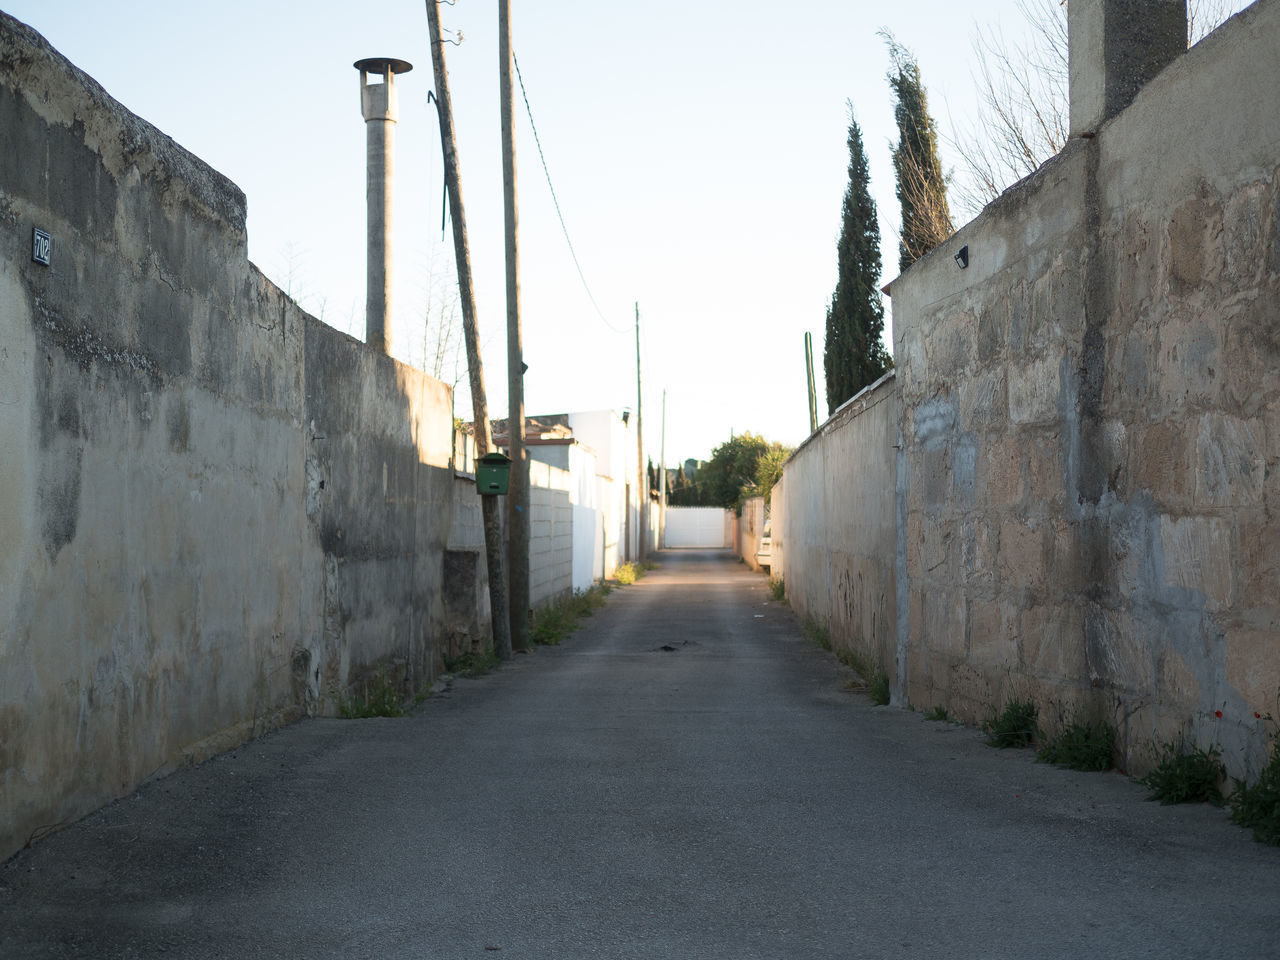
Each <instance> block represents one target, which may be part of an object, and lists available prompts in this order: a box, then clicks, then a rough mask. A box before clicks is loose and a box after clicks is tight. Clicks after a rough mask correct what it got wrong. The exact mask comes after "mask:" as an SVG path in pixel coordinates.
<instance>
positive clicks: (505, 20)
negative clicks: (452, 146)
mask: <svg viewBox="0 0 1280 960" xmlns="http://www.w3.org/2000/svg"><path fill="white" fill-rule="evenodd" d="M498 61H499V70H498V74H499V84H498V86H499V100H500V101H501V113H502V211H503V222H504V225H505V227H506V260H507V437H508V443H509V452H510V454H511V482H510V487H509V489H508V492H507V563H508V564H509V565H510V568H511V581H510V586H511V646H512V649H514V650H527V649H529V454H528V451H526V450H525V445H524V346H523V344H522V343H521V331H520V247H519V243H518V237H519V217H518V215H517V211H516V135H515V125H514V121H513V119H512V117H513V109H512V105H513V95H512V90H511V3H510V0H498Z"/></svg>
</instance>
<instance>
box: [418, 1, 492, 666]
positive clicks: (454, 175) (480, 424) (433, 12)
mask: <svg viewBox="0 0 1280 960" xmlns="http://www.w3.org/2000/svg"><path fill="white" fill-rule="evenodd" d="M426 3H427V28H428V30H429V32H430V39H431V67H432V69H433V71H434V73H435V84H436V114H437V116H438V117H439V119H440V146H441V149H442V150H443V152H444V179H445V187H446V189H447V190H448V193H449V209H450V210H451V211H452V212H453V253H454V259H455V261H456V263H457V267H458V290H459V293H460V295H461V297H460V298H461V301H462V332H463V339H464V340H465V341H466V345H467V373H468V374H469V377H470V382H471V408H472V411H473V414H474V417H475V432H476V448H477V449H478V450H479V451H480V455H481V456H483V455H484V454H486V453H488V452H489V451H490V450H491V449H492V448H493V433H492V429H491V428H490V425H489V408H488V403H487V402H486V400H485V393H484V366H483V364H482V363H481V360H480V336H479V333H478V331H477V329H476V296H475V287H474V284H473V282H472V277H471V252H470V249H469V248H468V246H467V218H466V213H465V212H464V208H463V206H462V177H461V174H460V173H459V170H458V151H457V147H456V145H455V143H454V138H453V102H452V100H451V99H450V97H449V74H448V71H447V70H446V69H445V63H444V46H443V44H442V41H441V39H440V9H439V3H440V0H426ZM480 502H481V509H482V513H483V516H484V548H485V559H486V561H487V565H488V570H489V607H490V614H491V616H492V619H493V649H494V653H496V654H497V655H498V656H499V657H501V658H502V659H504V660H509V659H511V630H510V627H511V625H510V621H509V619H508V616H507V577H506V570H505V569H504V565H503V562H502V518H501V516H500V515H499V512H498V510H499V507H498V498H497V497H492V496H485V497H481V498H480Z"/></svg>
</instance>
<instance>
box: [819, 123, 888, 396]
mask: <svg viewBox="0 0 1280 960" xmlns="http://www.w3.org/2000/svg"><path fill="white" fill-rule="evenodd" d="M836 263H837V268H838V271H839V273H838V278H837V280H836V289H835V293H834V294H833V295H832V297H831V306H829V307H828V308H827V331H826V339H825V342H824V344H823V350H822V365H823V369H824V371H825V373H826V381H827V412H828V413H833V412H835V409H836V407H838V406H840V404H842V403H844V402H845V401H846V400H848V399H849V398H850V397H852V396H853V395H854V394H855V393H857V392H858V391H859V390H861V389H862V388H863V387H865V386H866V385H867V384H869V383H874V382H875V381H876V379H877V378H878V377H880V376H881V375H882V374H883V373H884V372H885V371H886V370H888V369H889V368H890V367H891V366H893V359H892V358H891V357H890V356H889V352H888V351H887V350H885V348H884V344H883V343H882V342H881V339H880V338H881V335H882V334H883V333H884V305H883V304H882V303H881V300H880V289H879V283H880V266H881V264H880V224H879V221H878V220H877V218H876V203H875V201H874V200H872V199H871V178H870V176H869V175H868V173H867V156H866V153H865V152H864V151H863V149H862V131H861V130H860V129H859V128H858V122H857V121H856V120H855V119H854V117H853V104H850V105H849V186H848V187H847V188H846V189H845V193H844V218H843V222H842V223H841V226H840V240H839V241H838V242H837V244H836Z"/></svg>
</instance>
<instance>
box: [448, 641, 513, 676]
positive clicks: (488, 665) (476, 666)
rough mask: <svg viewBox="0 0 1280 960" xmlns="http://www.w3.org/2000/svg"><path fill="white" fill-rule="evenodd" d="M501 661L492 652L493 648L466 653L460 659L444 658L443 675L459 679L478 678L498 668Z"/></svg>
mask: <svg viewBox="0 0 1280 960" xmlns="http://www.w3.org/2000/svg"><path fill="white" fill-rule="evenodd" d="M501 663H502V661H501V660H500V659H499V658H498V655H497V654H496V653H494V652H493V648H491V647H485V648H484V649H483V650H479V651H475V650H472V651H468V652H467V653H464V654H463V655H462V656H460V657H453V658H450V657H445V658H444V669H445V673H452V674H455V675H457V676H460V677H480V676H483V675H484V674H486V673H488V672H489V671H490V670H493V669H494V668H496V667H497V666H499V665H500V664H501Z"/></svg>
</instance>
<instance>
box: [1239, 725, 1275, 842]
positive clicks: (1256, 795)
mask: <svg viewBox="0 0 1280 960" xmlns="http://www.w3.org/2000/svg"><path fill="white" fill-rule="evenodd" d="M1230 802H1231V807H1232V809H1231V819H1232V820H1233V821H1235V822H1236V823H1238V824H1240V826H1242V827H1249V828H1251V829H1252V830H1253V839H1255V840H1257V841H1258V842H1259V843H1265V844H1268V845H1270V846H1273V847H1280V743H1277V744H1275V745H1273V746H1272V748H1271V762H1270V763H1268V764H1267V765H1266V767H1265V768H1263V771H1262V774H1261V776H1259V777H1258V781H1257V782H1256V783H1253V784H1248V783H1245V782H1243V781H1241V780H1236V781H1235V789H1234V790H1233V791H1232V793H1231V801H1230Z"/></svg>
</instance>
